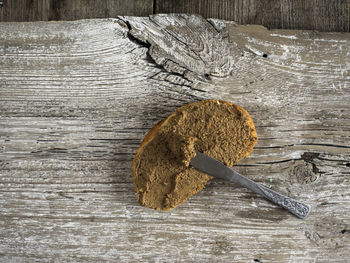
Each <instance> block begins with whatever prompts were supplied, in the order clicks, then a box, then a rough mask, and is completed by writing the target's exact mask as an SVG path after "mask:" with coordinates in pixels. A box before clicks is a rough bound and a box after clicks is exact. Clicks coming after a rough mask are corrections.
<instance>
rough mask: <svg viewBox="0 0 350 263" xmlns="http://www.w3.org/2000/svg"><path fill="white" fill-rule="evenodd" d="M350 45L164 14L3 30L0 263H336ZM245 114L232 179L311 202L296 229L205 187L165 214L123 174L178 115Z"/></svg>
mask: <svg viewBox="0 0 350 263" xmlns="http://www.w3.org/2000/svg"><path fill="white" fill-rule="evenodd" d="M349 44H350V35H349V34H340V33H318V32H308V31H286V30H272V31H269V30H267V29H266V28H264V27H261V26H254V25H252V26H238V25H237V24H235V23H233V22H223V21H220V20H209V21H207V20H204V19H202V18H200V17H197V16H185V15H166V16H165V15H161V16H152V17H150V18H135V17H121V18H118V19H110V20H81V21H75V22H37V23H3V24H1V27H0V54H1V56H0V127H1V130H0V140H1V144H0V146H1V148H0V149H1V152H0V160H1V163H0V207H1V212H0V261H3V262H28V261H29V262H31V261H40V262H47V261H54V262H70V261H84V262H102V261H129V262H136V261H137V262H139V261H141V260H142V261H156V262H169V261H186V262H347V260H348V258H349V257H350V253H349V248H350V245H349V244H350V226H349V219H350V209H349V208H350V198H349V197H350V188H349V187H350V146H349V137H350V104H349V101H350V64H349V55H350V45H349ZM204 98H218V99H224V100H228V101H232V102H234V103H237V104H240V105H241V106H243V107H245V108H246V109H247V110H248V111H249V112H250V114H251V116H252V118H253V120H254V122H255V124H256V127H257V132H258V136H259V141H258V144H257V146H256V148H255V150H254V151H253V154H252V155H251V156H250V157H249V158H247V159H245V160H244V161H242V162H241V163H240V164H239V165H237V166H236V168H235V169H237V170H238V171H239V172H241V173H242V174H245V175H246V176H248V177H250V178H252V179H254V180H256V181H258V182H261V183H263V184H265V185H267V186H269V187H271V188H272V189H275V190H278V191H280V192H282V193H284V194H288V195H289V196H291V197H294V198H297V199H300V200H303V201H305V202H307V203H310V204H312V206H313V211H312V213H311V215H310V216H309V218H308V219H307V220H304V221H302V220H299V219H297V218H295V217H293V216H292V215H290V214H288V213H286V212H285V211H284V210H282V209H280V208H277V207H276V206H274V205H273V204H271V203H269V202H268V201H266V200H264V199H261V198H260V197H259V196H257V195H255V194H252V193H251V192H249V191H248V190H245V189H242V188H240V187H237V186H235V185H231V184H229V183H226V182H223V181H220V180H213V181H211V182H210V183H209V184H208V185H207V187H206V188H205V189H204V190H203V191H201V192H200V193H199V194H198V195H196V196H194V197H192V198H191V199H189V200H188V201H187V202H186V203H184V204H183V205H181V206H180V207H178V208H176V209H174V210H172V211H170V212H158V211H154V210H151V209H149V208H145V207H141V206H140V205H139V204H138V202H137V200H136V198H135V193H134V186H133V183H132V177H131V173H130V164H131V160H132V158H133V155H134V153H135V151H136V149H137V147H138V145H139V143H140V142H141V140H142V138H143V136H144V134H145V133H146V132H147V131H148V129H150V128H151V127H152V126H153V125H154V124H155V123H156V122H157V121H158V120H160V119H162V118H164V117H166V116H167V115H169V114H170V113H171V112H172V111H173V110H174V109H175V108H176V107H178V106H181V105H183V104H185V103H188V102H192V101H198V100H201V99H204Z"/></svg>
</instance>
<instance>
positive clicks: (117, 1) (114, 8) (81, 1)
mask: <svg viewBox="0 0 350 263" xmlns="http://www.w3.org/2000/svg"><path fill="white" fill-rule="evenodd" d="M152 13H153V0H132V1H123V0H98V1H96V0H3V6H2V7H1V8H0V22H22V21H23V22H27V21H51V20H77V19H86V18H108V17H116V16H118V15H134V16H146V15H149V14H152Z"/></svg>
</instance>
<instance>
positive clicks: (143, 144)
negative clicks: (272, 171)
mask: <svg viewBox="0 0 350 263" xmlns="http://www.w3.org/2000/svg"><path fill="white" fill-rule="evenodd" d="M208 101H212V102H216V103H222V104H225V105H228V106H230V107H234V108H235V109H236V110H237V111H239V112H240V113H241V114H242V115H243V116H245V118H246V121H247V123H248V125H249V126H250V128H251V129H252V135H253V136H254V137H255V138H257V134H256V129H255V126H254V123H253V120H252V118H251V117H250V115H249V113H248V112H247V111H246V110H245V109H244V108H242V107H241V106H239V105H236V104H233V103H231V102H226V101H222V100H215V99H210V100H203V101H200V102H194V103H188V104H186V105H183V106H182V107H179V108H178V109H176V110H175V112H173V113H172V114H171V115H170V116H168V117H167V118H166V119H163V120H161V121H159V122H158V123H157V124H156V125H154V126H153V127H152V129H151V130H150V131H149V132H148V133H147V134H146V136H145V138H144V139H143V141H142V142H141V144H140V146H139V148H138V149H137V151H136V154H135V157H134V159H133V161H132V165H131V170H132V175H133V178H134V179H135V177H136V176H137V170H138V166H139V164H140V155H141V154H142V152H143V149H145V147H146V146H147V144H148V143H150V142H151V141H152V140H153V138H155V136H156V135H157V133H158V131H159V130H160V129H161V127H162V126H163V125H166V124H167V123H168V122H169V121H170V120H171V118H173V117H174V116H176V115H177V114H179V113H180V112H181V111H182V110H184V109H185V108H187V107H189V106H190V105H197V106H200V105H201V104H204V103H205V102H208ZM253 148H254V144H252V145H251V146H250V147H249V149H247V152H246V154H245V156H244V158H245V157H247V156H249V154H250V153H251V151H252V150H253ZM135 190H136V191H137V188H136V185H135ZM169 209H172V208H169ZM169 209H164V210H169Z"/></svg>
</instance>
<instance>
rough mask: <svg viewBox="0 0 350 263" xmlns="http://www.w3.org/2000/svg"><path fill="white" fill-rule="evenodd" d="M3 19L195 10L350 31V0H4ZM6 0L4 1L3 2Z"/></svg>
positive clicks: (258, 21)
mask: <svg viewBox="0 0 350 263" xmlns="http://www.w3.org/2000/svg"><path fill="white" fill-rule="evenodd" d="M2 2H3V7H2V8H1V5H0V21H6V22H10V21H17V22H18V21H38V20H39V21H48V20H76V19H83V18H103V17H116V16H117V15H135V16H146V15H150V14H154V13H195V14H200V15H202V16H204V17H208V18H219V19H225V20H233V21H236V22H238V23H240V24H259V25H264V26H266V27H269V28H284V29H310V30H319V31H341V32H349V30H350V27H349V25H350V8H349V6H350V1H349V0H312V1H311V0H293V1H285V0H274V1H267V0H249V1H247V0H215V1H214V0H131V1H122V0H98V1H95V0H60V1H57V0H2ZM0 3H1V1H0Z"/></svg>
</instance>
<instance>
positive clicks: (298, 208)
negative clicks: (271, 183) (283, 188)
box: [258, 185, 311, 219]
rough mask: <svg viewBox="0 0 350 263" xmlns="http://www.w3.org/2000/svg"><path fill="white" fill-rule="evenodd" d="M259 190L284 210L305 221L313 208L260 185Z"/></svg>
mask: <svg viewBox="0 0 350 263" xmlns="http://www.w3.org/2000/svg"><path fill="white" fill-rule="evenodd" d="M258 188H259V189H260V190H261V192H262V193H263V195H264V196H265V197H266V198H267V199H269V200H270V201H272V202H274V203H275V204H277V205H279V206H281V207H283V208H284V209H286V210H288V211H289V212H291V213H292V214H293V215H296V216H297V217H299V218H301V219H305V218H306V217H307V216H308V215H309V213H310V211H311V206H310V205H307V204H304V203H301V202H299V201H297V200H294V199H292V198H289V197H287V196H285V195H282V194H279V193H277V192H275V191H273V190H271V189H269V188H266V187H264V186H262V185H258Z"/></svg>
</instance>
